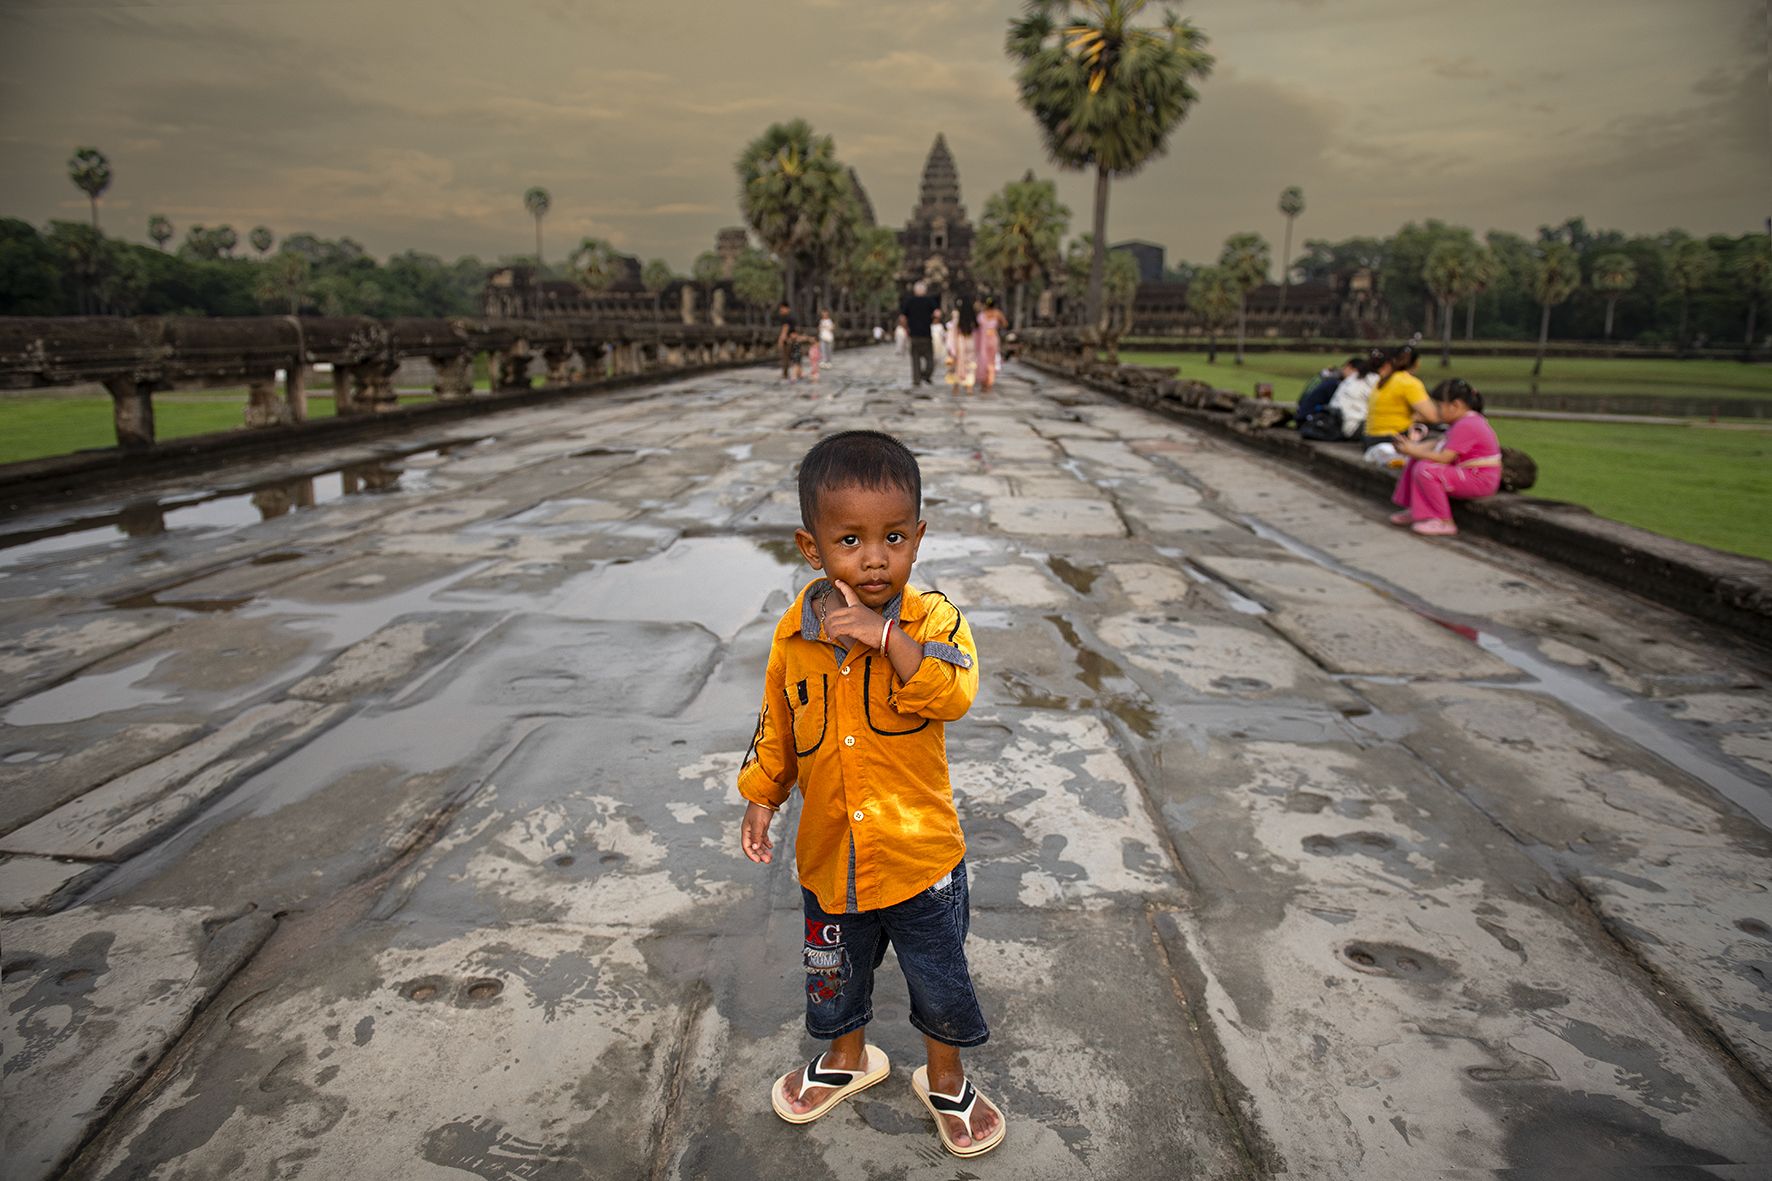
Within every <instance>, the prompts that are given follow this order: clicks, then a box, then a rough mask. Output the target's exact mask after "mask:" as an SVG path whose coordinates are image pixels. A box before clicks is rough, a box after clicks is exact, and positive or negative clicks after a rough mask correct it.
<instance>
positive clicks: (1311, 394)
mask: <svg viewBox="0 0 1772 1181" xmlns="http://www.w3.org/2000/svg"><path fill="white" fill-rule="evenodd" d="M1369 377H1370V378H1371V380H1372V381H1373V382H1374V383H1376V381H1377V380H1378V379H1377V378H1376V377H1372V375H1371V371H1370V369H1369V367H1368V363H1367V359H1366V358H1365V357H1349V358H1348V359H1347V360H1345V361H1343V362H1342V363H1341V365H1340V366H1339V367H1337V368H1331V369H1325V370H1323V372H1321V373H1319V374H1317V376H1316V377H1315V378H1313V379H1312V381H1311V384H1310V386H1309V387H1308V388H1306V389H1305V391H1304V394H1303V395H1302V396H1300V398H1299V399H1298V409H1297V410H1296V411H1295V412H1294V414H1293V417H1294V419H1295V420H1296V421H1297V423H1298V433H1299V434H1300V435H1303V436H1304V437H1305V438H1307V439H1316V440H1318V441H1319V442H1331V443H1339V442H1341V441H1342V440H1343V439H1346V438H1348V437H1349V436H1351V435H1353V434H1356V433H1358V431H1359V429H1360V427H1361V426H1363V425H1364V424H1365V421H1366V399H1367V397H1368V396H1369V395H1370V393H1371V386H1370V385H1368V386H1366V387H1365V392H1364V393H1362V394H1360V395H1359V396H1358V411H1359V413H1358V415H1357V416H1355V417H1354V419H1353V426H1352V429H1348V427H1347V425H1346V424H1347V420H1346V419H1345V418H1344V417H1343V415H1342V409H1343V407H1352V405H1353V401H1354V399H1353V398H1352V397H1351V396H1350V397H1349V398H1347V399H1344V400H1343V402H1342V406H1336V405H1335V398H1336V395H1337V394H1339V393H1340V392H1341V388H1342V386H1344V385H1349V383H1355V385H1357V384H1358V383H1360V382H1364V381H1366V380H1367V379H1368V378H1369ZM1355 385H1350V386H1349V388H1350V389H1353V388H1355Z"/></svg>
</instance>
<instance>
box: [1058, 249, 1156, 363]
mask: <svg viewBox="0 0 1772 1181" xmlns="http://www.w3.org/2000/svg"><path fill="white" fill-rule="evenodd" d="M1094 257H1095V244H1094V243H1093V242H1091V241H1090V240H1089V235H1088V234H1080V235H1078V236H1077V239H1076V240H1075V241H1073V242H1072V243H1071V245H1070V248H1069V249H1068V250H1066V251H1065V256H1064V266H1065V285H1066V286H1067V287H1069V288H1070V289H1071V290H1072V291H1085V290H1087V289H1088V285H1089V265H1090V262H1091V261H1092V260H1093V259H1094ZM1101 290H1102V299H1103V307H1102V318H1101V329H1102V343H1103V344H1105V345H1106V346H1107V350H1108V360H1110V361H1112V362H1114V363H1115V364H1118V363H1119V360H1120V353H1119V345H1120V337H1121V336H1123V335H1125V333H1126V330H1127V329H1128V328H1130V327H1131V326H1132V304H1133V301H1134V300H1135V299H1136V298H1137V297H1138V262H1137V260H1136V259H1134V258H1133V257H1132V255H1131V253H1130V252H1129V251H1125V250H1110V251H1108V256H1107V273H1106V274H1104V275H1103V276H1102V280H1101Z"/></svg>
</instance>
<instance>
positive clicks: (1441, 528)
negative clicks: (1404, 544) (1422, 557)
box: [1410, 517, 1458, 537]
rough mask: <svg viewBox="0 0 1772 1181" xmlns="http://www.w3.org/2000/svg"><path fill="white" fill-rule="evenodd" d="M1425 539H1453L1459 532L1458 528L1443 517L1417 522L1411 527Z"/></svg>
mask: <svg viewBox="0 0 1772 1181" xmlns="http://www.w3.org/2000/svg"><path fill="white" fill-rule="evenodd" d="M1410 528H1411V529H1413V530H1415V532H1417V533H1419V534H1421V535H1422V536H1423V537H1451V536H1453V535H1455V534H1456V533H1457V532H1458V526H1457V525H1454V524H1453V523H1452V522H1451V521H1448V520H1445V519H1444V518H1442V517H1429V518H1428V519H1427V520H1425V521H1417V522H1415V524H1413V525H1411V526H1410Z"/></svg>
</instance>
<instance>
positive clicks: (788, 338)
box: [775, 299, 800, 381]
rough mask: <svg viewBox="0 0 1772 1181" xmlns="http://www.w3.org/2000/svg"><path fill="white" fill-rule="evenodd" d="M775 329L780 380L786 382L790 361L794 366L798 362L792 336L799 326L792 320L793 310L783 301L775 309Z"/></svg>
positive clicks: (797, 353)
mask: <svg viewBox="0 0 1772 1181" xmlns="http://www.w3.org/2000/svg"><path fill="white" fill-rule="evenodd" d="M775 327H776V331H775V348H776V351H777V352H779V353H780V354H781V379H782V380H783V381H787V380H788V366H789V364H790V360H791V362H792V363H794V364H798V362H799V360H800V356H799V352H798V350H797V349H796V347H795V345H794V336H795V334H796V333H797V332H798V330H799V327H800V326H799V324H798V323H796V322H795V320H794V309H793V308H791V307H789V306H788V301H787V300H785V299H784V300H782V301H781V304H780V306H778V307H777V308H776V309H775ZM790 355H791V356H790Z"/></svg>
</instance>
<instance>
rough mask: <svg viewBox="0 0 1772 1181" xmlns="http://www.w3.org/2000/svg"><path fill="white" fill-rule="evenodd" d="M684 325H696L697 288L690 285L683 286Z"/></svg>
mask: <svg viewBox="0 0 1772 1181" xmlns="http://www.w3.org/2000/svg"><path fill="white" fill-rule="evenodd" d="M682 311H683V323H685V324H693V323H695V288H694V287H693V286H691V285H690V284H688V283H685V284H683V308H682Z"/></svg>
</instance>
